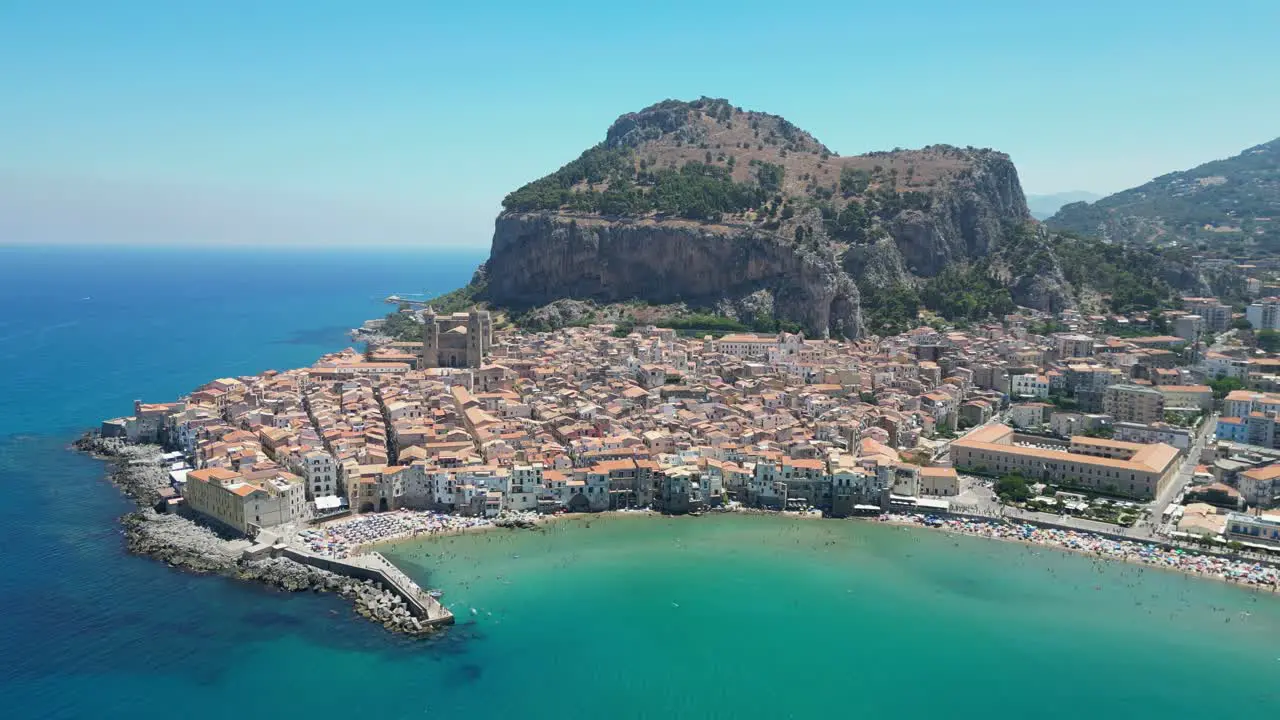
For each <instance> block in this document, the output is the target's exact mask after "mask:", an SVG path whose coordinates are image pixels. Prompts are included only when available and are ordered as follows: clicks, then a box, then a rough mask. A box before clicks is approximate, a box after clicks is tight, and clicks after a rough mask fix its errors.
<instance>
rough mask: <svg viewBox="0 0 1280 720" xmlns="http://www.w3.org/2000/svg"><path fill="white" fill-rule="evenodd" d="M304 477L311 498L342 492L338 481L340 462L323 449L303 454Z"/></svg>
mask: <svg viewBox="0 0 1280 720" xmlns="http://www.w3.org/2000/svg"><path fill="white" fill-rule="evenodd" d="M302 477H303V479H304V480H306V489H307V496H308V498H309V499H311V500H315V499H316V498H320V497H328V496H330V495H341V494H342V489H341V487H340V485H339V483H338V463H337V462H336V461H334V459H333V456H332V455H330V454H329V453H327V452H325V451H323V450H312V451H311V452H309V453H306V454H304V455H303V456H302Z"/></svg>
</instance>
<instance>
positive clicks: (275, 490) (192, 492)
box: [183, 468, 306, 536]
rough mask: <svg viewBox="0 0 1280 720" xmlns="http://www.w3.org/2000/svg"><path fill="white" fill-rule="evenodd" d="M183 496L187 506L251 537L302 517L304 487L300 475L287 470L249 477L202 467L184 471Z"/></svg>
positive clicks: (304, 504) (303, 511)
mask: <svg viewBox="0 0 1280 720" xmlns="http://www.w3.org/2000/svg"><path fill="white" fill-rule="evenodd" d="M183 499H184V501H185V502H186V504H187V507H188V508H189V509H191V510H194V511H195V512H197V513H199V514H201V515H204V516H205V517H207V518H209V519H211V520H214V521H217V522H218V523H221V524H222V525H225V526H227V527H229V528H231V529H232V530H235V531H236V532H239V533H243V534H245V535H249V536H252V535H254V534H256V532H257V531H258V530H260V529H262V528H270V527H275V526H277V525H283V524H284V523H287V522H293V521H294V520H299V519H302V518H303V517H304V514H305V510H304V508H305V506H306V489H305V487H304V484H303V482H302V478H300V477H298V476H296V475H292V474H290V473H286V472H275V473H273V474H271V475H269V476H267V477H262V478H256V479H253V480H249V479H247V478H246V477H245V476H243V475H241V474H240V473H238V472H234V471H231V470H227V469H226V468H205V469H202V470H192V471H191V472H189V473H187V483H186V489H185V490H184V491H183Z"/></svg>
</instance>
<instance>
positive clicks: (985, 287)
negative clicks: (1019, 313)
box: [920, 263, 1016, 321]
mask: <svg viewBox="0 0 1280 720" xmlns="http://www.w3.org/2000/svg"><path fill="white" fill-rule="evenodd" d="M920 301H921V302H922V303H924V306H925V307H927V308H929V309H930V310H932V311H934V312H936V313H938V314H939V315H941V316H942V317H944V318H946V319H948V320H955V321H976V320H986V319H987V318H992V317H1000V316H1002V315H1006V314H1008V313H1011V312H1013V311H1014V309H1015V308H1016V306H1015V305H1014V304H1013V299H1012V298H1010V297H1009V289H1008V288H1007V287H1004V285H1002V284H1001V283H1000V281H999V280H996V279H995V278H994V277H992V275H991V273H990V270H989V268H988V267H987V266H986V264H985V263H980V264H976V265H949V266H947V268H946V269H944V270H943V271H942V272H940V273H938V274H937V275H935V276H933V277H931V278H929V279H928V280H927V281H926V282H925V284H924V287H923V288H922V289H921V291H920Z"/></svg>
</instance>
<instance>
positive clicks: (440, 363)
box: [418, 308, 493, 368]
mask: <svg viewBox="0 0 1280 720" xmlns="http://www.w3.org/2000/svg"><path fill="white" fill-rule="evenodd" d="M423 320H424V323H423V326H422V362H420V363H419V364H418V366H419V367H424V368H434V367H445V368H463V367H470V368H478V367H480V366H481V365H483V364H484V358H485V356H486V355H488V354H489V348H490V346H491V345H492V344H493V321H492V319H491V318H490V317H489V312H488V311H487V310H472V311H470V312H461V313H452V314H450V315H437V314H436V313H435V312H434V311H433V310H431V309H430V308H428V309H427V312H426V314H425V315H424V316H423Z"/></svg>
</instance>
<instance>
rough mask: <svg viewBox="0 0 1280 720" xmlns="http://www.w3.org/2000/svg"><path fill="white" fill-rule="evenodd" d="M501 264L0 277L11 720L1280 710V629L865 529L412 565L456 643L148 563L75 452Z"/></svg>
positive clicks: (1153, 577)
mask: <svg viewBox="0 0 1280 720" xmlns="http://www.w3.org/2000/svg"><path fill="white" fill-rule="evenodd" d="M481 254H482V253H480V252H476V253H471V254H457V253H454V254H450V253H440V252H435V253H425V252H424V253H403V252H402V253H393V252H377V251H367V252H366V251H362V252H352V251H345V252H338V251H330V252H313V251H277V250H261V251H234V252H214V251H205V250H201V251H177V250H171V251H156V250H118V249H57V250H33V249H4V248H0V381H3V385H2V388H3V389H2V390H0V541H2V545H3V550H4V555H3V562H0V717H3V718H126V717H127V718H130V719H132V720H151V719H152V718H156V719H164V720H170V719H171V718H173V717H175V716H177V717H181V718H183V719H184V720H207V719H213V718H236V719H237V720H244V719H245V718H273V719H279V718H292V717H306V718H314V719H316V720H320V719H323V718H344V719H349V718H351V717H353V716H355V717H361V716H370V717H377V718H423V717H425V718H464V719H465V720H491V719H492V720H498V719H504V720H505V719H509V718H516V717H519V718H554V719H555V720H567V719H568V718H610V719H612V718H655V717H662V718H685V717H688V718H735V719H736V718H768V719H769V720H774V719H775V718H788V717H790V718H810V717H828V716H850V717H859V718H878V717H894V718H933V717H938V716H943V717H950V718H982V719H983V720H992V719H994V718H1018V719H1021V718H1026V717H1036V718H1053V719H1057V718H1062V719H1067V718H1072V719H1074V718H1079V717H1089V718H1092V719H1093V720H1103V719H1105V718H1123V719H1124V720H1135V719H1138V718H1162V719H1164V718H1193V717H1210V716H1219V715H1243V716H1248V717H1274V716H1275V715H1276V712H1277V710H1280V602H1277V598H1276V597H1275V596H1270V595H1258V594H1255V593H1250V592H1247V591H1244V590H1241V589H1240V588H1236V587H1229V586H1227V585H1225V584H1219V583H1214V582H1209V581H1203V580H1197V579H1192V578H1189V577H1186V576H1183V575H1177V574H1172V573H1165V572H1161V571H1157V570H1150V569H1143V568H1136V567H1132V566H1125V565H1114V564H1106V563H1099V562H1097V561H1094V560H1091V559H1090V558H1086V557H1081V556H1075V555H1066V554H1062V553H1055V552H1050V551H1042V550H1038V549H1033V548H1028V547H1024V546H1021V545H1017V544H1009V543H998V542H989V541H985V540H978V539H972V538H952V537H949V536H947V535H944V534H941V533H936V532H930V531H921V530H911V529H903V528H892V527H887V526H881V525H874V524H866V523H853V522H848V521H792V520H788V519H785V518H756V517H741V518H683V519H658V518H607V519H598V520H597V519H594V518H593V519H589V520H585V521H578V522H574V523H561V524H556V525H553V526H551V528H549V529H548V530H547V531H545V532H541V533H523V534H509V533H503V532H494V533H486V534H481V535H472V536H467V537H459V538H448V539H443V540H428V541H421V542H413V543H404V544H401V545H400V546H397V547H391V548H388V549H387V554H388V555H389V556H390V557H392V558H393V560H395V561H396V562H397V563H399V564H401V565H402V567H404V569H405V570H406V571H407V572H409V573H410V574H412V575H415V576H416V577H418V578H419V579H421V580H422V581H423V582H424V583H429V584H430V585H432V586H436V587H440V588H442V589H444V590H445V593H446V594H445V602H446V604H448V605H450V606H451V607H452V608H453V609H454V610H455V612H456V613H457V614H458V615H459V617H460V619H461V622H460V623H459V624H458V625H457V626H455V627H454V628H451V629H450V630H449V631H448V632H447V633H445V634H444V635H443V637H440V638H436V639H434V640H431V641H428V642H420V641H412V640H407V639H403V638H400V637H397V636H394V635H391V634H389V633H387V632H385V631H383V630H382V629H381V628H380V627H378V626H375V625H372V624H370V623H368V622H366V621H364V620H363V619H360V618H358V617H356V616H355V615H354V614H353V612H352V611H351V608H350V606H349V604H348V603H346V602H345V601H343V600H341V599H339V598H336V597H333V596H328V595H317V594H310V593H307V594H285V593H279V592H275V591H271V590H267V589H265V588H261V587H258V586H256V585H252V584H243V583H238V582H235V581H230V580H225V579H221V578H216V577H200V576H195V575H191V574H187V573H184V572H181V571H176V570H172V569H170V568H168V567H166V566H164V565H162V564H160V563H157V562H155V561H152V560H150V559H147V558H140V557H134V556H130V555H128V554H127V553H125V552H124V549H123V539H122V537H121V535H120V533H119V531H118V528H117V524H116V519H117V518H118V517H119V516H120V515H121V514H123V513H124V512H126V511H127V510H128V509H129V507H130V506H129V504H128V503H126V502H125V500H124V499H123V498H122V497H121V496H120V495H119V493H118V492H117V491H116V490H115V489H114V488H112V487H111V486H109V485H108V484H107V483H106V482H105V481H104V480H103V477H102V475H103V468H102V465H101V464H100V463H98V462H96V461H93V460H90V459H87V458H84V457H82V456H79V455H76V454H74V453H71V452H68V451H67V450H66V446H67V444H68V443H69V442H70V441H71V440H72V439H74V437H75V436H76V434H77V433H78V432H79V431H80V430H82V429H84V428H87V427H91V426H93V425H95V424H96V423H97V421H98V420H100V419H101V418H104V417H108V416H116V415H122V414H127V413H128V412H130V409H131V407H132V401H133V400H134V399H135V398H140V399H145V400H167V399H170V398H173V397H175V396H177V395H179V394H181V393H184V392H186V391H189V390H191V389H192V388H194V387H195V386H197V385H199V384H201V383H203V382H205V381H207V380H209V379H212V378H214V377H219V376H225V375H235V374H243V373H252V372H256V371H260V370H264V369H268V368H272V367H276V368H283V367H290V366H298V365H305V364H308V363H310V362H312V361H313V360H314V359H315V358H316V356H318V355H320V354H321V353H323V352H326V351H330V350H335V349H339V348H341V347H344V346H345V345H346V344H348V341H347V338H346V336H345V331H346V330H347V329H348V328H350V327H352V326H354V325H356V324H358V323H359V322H360V321H362V320H364V319H366V318H369V317H374V316H377V315H380V314H382V313H384V312H385V311H386V309H387V306H385V305H383V304H382V303H381V298H382V297H384V296H386V295H388V294H390V293H402V294H403V293H411V292H433V293H434V292H442V291H446V290H449V289H452V288H454V287H457V286H458V285H461V284H462V283H464V282H465V281H466V280H467V279H468V278H469V277H470V273H471V271H472V269H473V268H474V267H475V265H476V264H477V263H478V262H479V260H480V259H481Z"/></svg>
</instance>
